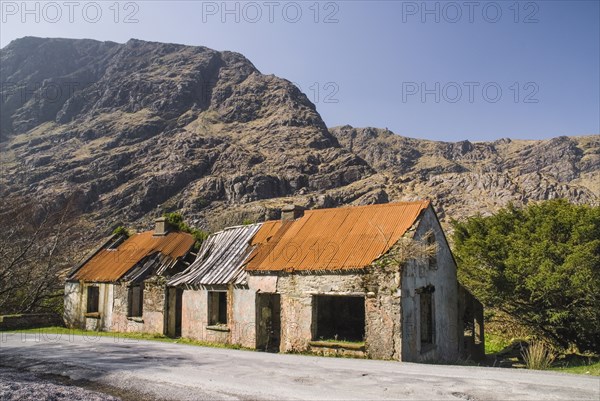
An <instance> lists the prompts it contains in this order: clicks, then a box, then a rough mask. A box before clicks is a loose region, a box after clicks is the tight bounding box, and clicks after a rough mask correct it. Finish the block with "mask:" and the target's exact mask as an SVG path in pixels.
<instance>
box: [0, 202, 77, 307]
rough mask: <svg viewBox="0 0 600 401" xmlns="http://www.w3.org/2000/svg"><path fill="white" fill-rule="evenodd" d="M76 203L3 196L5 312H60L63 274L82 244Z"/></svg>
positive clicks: (1, 297) (0, 248)
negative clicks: (53, 202) (45, 202)
mask: <svg viewBox="0 0 600 401" xmlns="http://www.w3.org/2000/svg"><path fill="white" fill-rule="evenodd" d="M73 203H74V202H72V201H66V202H65V203H63V204H61V205H60V206H57V205H56V204H52V203H47V204H42V203H39V202H34V201H31V200H27V199H23V198H16V197H13V198H3V199H1V200H0V226H1V227H2V230H3V232H2V235H1V236H0V260H1V262H0V314H11V313H30V312H41V311H46V312H47V311H53V312H60V310H61V308H62V304H63V286H64V281H63V279H64V275H65V273H66V271H67V270H68V269H69V268H71V267H72V266H73V265H74V264H75V261H76V260H77V257H78V256H80V248H81V244H79V243H78V241H80V239H81V230H82V228H81V226H80V225H79V224H80V220H79V219H78V216H77V213H76V211H75V207H73Z"/></svg>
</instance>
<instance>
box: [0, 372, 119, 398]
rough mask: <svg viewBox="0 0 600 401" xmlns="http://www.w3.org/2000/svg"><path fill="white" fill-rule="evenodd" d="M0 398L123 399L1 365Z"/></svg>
mask: <svg viewBox="0 0 600 401" xmlns="http://www.w3.org/2000/svg"><path fill="white" fill-rule="evenodd" d="M0 400H2V401H13V400H15V401H16V400H19V401H23V400H24V401H27V400H31V401H62V400H65V401H73V400H85V401H120V400H121V399H120V398H116V397H113V396H110V395H107V394H102V393H98V392H95V391H90V390H86V389H84V388H81V387H77V386H71V385H66V384H59V383H53V382H51V381H49V380H47V379H44V378H41V377H39V376H36V375H34V374H32V373H29V372H22V371H19V370H16V369H11V368H6V367H0Z"/></svg>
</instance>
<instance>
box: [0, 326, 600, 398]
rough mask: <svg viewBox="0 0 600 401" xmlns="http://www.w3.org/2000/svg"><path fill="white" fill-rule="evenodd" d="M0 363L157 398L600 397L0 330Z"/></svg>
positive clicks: (483, 380)
mask: <svg viewBox="0 0 600 401" xmlns="http://www.w3.org/2000/svg"><path fill="white" fill-rule="evenodd" d="M0 365H4V366H9V367H15V368H19V369H22V370H26V371H28V372H33V373H44V374H52V375H60V376H63V377H67V378H69V379H70V380H72V381H75V382H77V383H81V382H89V383H93V384H94V385H95V386H100V387H101V386H105V387H108V386H110V387H111V388H116V389H119V390H120V391H122V393H121V394H125V393H129V394H137V395H138V397H139V395H140V394H141V395H143V397H144V398H147V399H155V400H163V399H165V400H469V401H477V400H519V401H522V400H536V401H537V400H540V401H541V400H593V401H598V400H600V378H599V377H593V376H582V375H571V374H564V373H556V372H538V371H528V370H516V369H503V368H481V367H466V366H446V365H427V364H413V363H400V362H393V361H374V360H359V359H346V358H324V357H312V356H304V355H281V354H269V353H262V352H252V351H243V350H230V349H218V348H205V347H197V346H191V345H183V344H172V343H162V342H156V341H141V340H132V339H124V338H111V337H92V338H88V337H85V336H75V335H64V334H63V335H39V334H32V333H27V334H22V333H0Z"/></svg>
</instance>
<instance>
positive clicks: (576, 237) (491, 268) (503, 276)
mask: <svg viewBox="0 0 600 401" xmlns="http://www.w3.org/2000/svg"><path fill="white" fill-rule="evenodd" d="M453 226H454V234H453V243H454V253H455V256H456V258H457V262H458V265H459V271H458V274H459V280H460V281H461V282H462V283H463V284H464V285H465V286H466V287H467V288H468V289H469V290H470V291H471V292H473V293H474V294H475V296H477V297H478V298H479V299H480V300H481V301H482V302H483V303H484V305H486V306H487V307H493V308H496V309H498V310H500V311H502V312H504V313H507V314H508V315H510V316H512V317H513V318H514V319H515V320H517V321H518V322H520V323H521V324H523V325H525V326H527V327H529V328H530V329H532V330H534V331H536V332H537V333H539V334H540V335H542V336H543V337H545V338H546V339H548V340H550V341H552V342H553V343H554V344H556V345H559V346H561V347H564V348H567V347H569V346H570V345H575V346H577V347H578V348H579V349H580V350H582V351H594V352H600V336H599V335H598V327H600V207H592V206H585V205H573V204H571V203H569V202H567V201H565V200H551V201H546V202H542V203H539V204H535V205H531V206H528V207H526V208H524V209H519V208H516V207H514V206H512V205H509V206H508V207H507V208H505V209H502V210H500V211H499V212H498V213H496V214H494V215H492V216H488V217H482V216H475V217H471V218H469V219H467V220H466V221H463V222H458V221H453Z"/></svg>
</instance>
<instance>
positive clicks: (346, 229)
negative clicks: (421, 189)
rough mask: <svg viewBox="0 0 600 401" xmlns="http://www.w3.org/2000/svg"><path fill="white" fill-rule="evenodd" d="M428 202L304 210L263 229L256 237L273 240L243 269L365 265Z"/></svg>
mask: <svg viewBox="0 0 600 401" xmlns="http://www.w3.org/2000/svg"><path fill="white" fill-rule="evenodd" d="M428 206H429V201H418V202H400V203H387V204H382V205H368V206H354V207H343V208H337V209H319V210H309V211H306V212H305V214H304V216H303V217H301V218H299V219H297V220H295V221H293V222H289V223H287V222H284V223H282V224H280V225H279V228H278V230H277V232H276V233H275V234H273V233H272V231H273V230H274V229H276V228H277V226H276V224H275V223H274V224H273V226H272V227H270V228H268V229H269V230H270V231H269V232H266V230H267V228H265V227H263V228H261V230H259V232H258V233H257V236H261V235H262V236H263V237H264V238H267V237H268V236H270V237H271V240H270V241H268V242H267V243H266V244H264V245H262V246H259V247H258V248H257V249H255V251H254V252H253V254H252V255H251V256H250V257H249V258H248V261H247V264H246V270H249V271H296V270H328V271H330V270H341V269H360V268H364V267H366V266H368V265H370V264H371V263H373V261H375V260H376V259H377V258H379V257H380V256H381V255H383V254H384V253H386V252H387V251H388V250H389V249H390V248H391V247H392V246H393V245H394V244H395V243H396V242H397V241H398V240H399V239H400V238H401V237H402V236H403V235H404V234H405V233H406V231H407V230H408V229H410V228H411V227H412V226H413V225H414V224H415V222H416V221H417V220H418V218H419V216H420V215H421V212H422V211H423V210H424V209H426V208H427V207H428ZM265 224H267V223H265ZM263 229H264V230H265V233H261V231H262V230H263Z"/></svg>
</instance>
